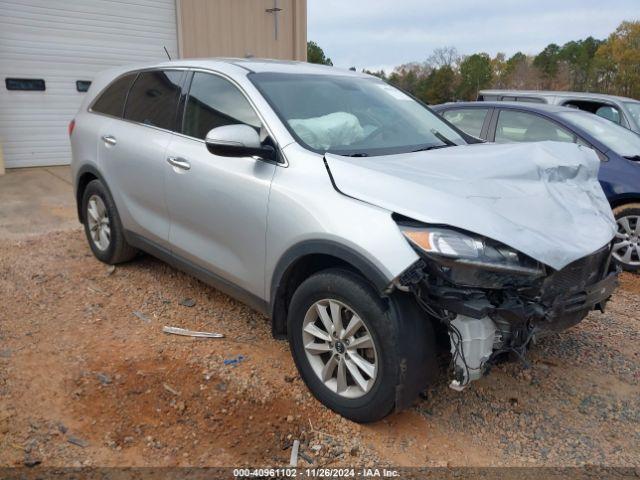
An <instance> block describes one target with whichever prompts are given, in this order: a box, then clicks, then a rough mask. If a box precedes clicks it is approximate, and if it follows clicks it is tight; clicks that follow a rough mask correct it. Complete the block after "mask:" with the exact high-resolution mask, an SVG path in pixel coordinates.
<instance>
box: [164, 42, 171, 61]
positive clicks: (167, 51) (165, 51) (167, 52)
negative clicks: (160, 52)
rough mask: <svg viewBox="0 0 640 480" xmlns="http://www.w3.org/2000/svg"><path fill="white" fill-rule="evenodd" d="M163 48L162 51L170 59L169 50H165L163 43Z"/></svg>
mask: <svg viewBox="0 0 640 480" xmlns="http://www.w3.org/2000/svg"><path fill="white" fill-rule="evenodd" d="M163 48H164V53H166V54H167V57H169V60H171V55H169V50H167V47H166V45H163Z"/></svg>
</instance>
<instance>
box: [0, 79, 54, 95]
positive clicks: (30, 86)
mask: <svg viewBox="0 0 640 480" xmlns="http://www.w3.org/2000/svg"><path fill="white" fill-rule="evenodd" d="M4 84H5V86H6V87H7V90H27V91H39V92H42V91H44V90H45V84H44V80H43V79H41V78H5V79H4Z"/></svg>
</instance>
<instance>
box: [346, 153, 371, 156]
mask: <svg viewBox="0 0 640 480" xmlns="http://www.w3.org/2000/svg"><path fill="white" fill-rule="evenodd" d="M349 156H350V157H368V156H369V154H368V153H364V152H356V153H352V154H350V155H349Z"/></svg>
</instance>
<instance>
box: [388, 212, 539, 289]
mask: <svg viewBox="0 0 640 480" xmlns="http://www.w3.org/2000/svg"><path fill="white" fill-rule="evenodd" d="M399 227H400V230H401V231H402V233H403V234H404V236H405V237H406V238H407V240H409V242H410V243H411V244H412V245H413V246H414V248H416V250H418V252H420V253H422V254H424V255H426V256H427V257H429V258H430V259H432V260H435V261H436V262H437V263H438V264H439V265H440V266H441V270H442V272H443V273H445V274H450V275H447V276H449V277H456V278H457V279H458V280H466V281H462V282H460V283H466V284H477V283H479V282H480V283H484V284H485V285H482V286H487V287H489V288H491V286H497V285H489V284H498V285H499V284H503V283H504V280H507V278H504V277H503V278H500V277H497V276H496V274H497V275H499V274H507V275H516V276H524V277H528V278H531V277H541V276H543V275H544V274H545V270H544V266H543V265H542V264H540V263H539V262H536V261H535V260H533V259H532V258H530V257H528V256H526V255H524V254H522V253H520V252H518V251H516V250H514V249H512V248H510V247H508V246H506V245H503V244H501V243H499V242H495V241H493V240H490V239H487V238H484V237H481V236H479V235H474V234H471V233H466V232H461V231H459V230H454V229H450V228H442V227H430V226H415V225H403V224H400V225H399ZM456 267H457V271H455V270H454V269H456ZM464 267H468V268H464ZM461 268H464V270H466V272H465V271H460V269H461ZM474 270H475V271H476V272H477V271H484V272H493V274H492V275H487V274H486V273H485V274H483V275H478V274H477V273H474ZM490 279H491V280H493V281H489V280H490ZM452 280H454V281H455V279H454V278H452ZM481 280H482V281H481ZM456 283H458V282H456ZM487 283H488V284H487Z"/></svg>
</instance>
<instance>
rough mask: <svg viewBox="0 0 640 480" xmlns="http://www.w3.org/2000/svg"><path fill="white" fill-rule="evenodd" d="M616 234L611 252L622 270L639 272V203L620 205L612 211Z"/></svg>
mask: <svg viewBox="0 0 640 480" xmlns="http://www.w3.org/2000/svg"><path fill="white" fill-rule="evenodd" d="M613 215H614V217H615V218H616V223H617V226H618V232H617V233H616V238H615V241H614V244H613V250H612V252H611V254H612V256H613V258H614V260H615V261H616V262H617V263H618V265H620V266H621V267H622V268H623V269H624V270H627V271H629V272H635V271H638V270H640V203H630V204H628V205H621V206H619V207H616V208H614V209H613Z"/></svg>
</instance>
